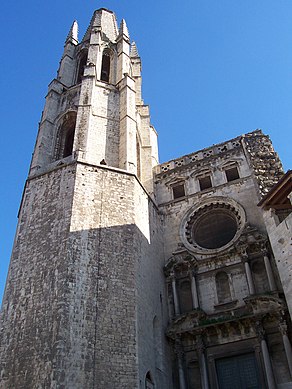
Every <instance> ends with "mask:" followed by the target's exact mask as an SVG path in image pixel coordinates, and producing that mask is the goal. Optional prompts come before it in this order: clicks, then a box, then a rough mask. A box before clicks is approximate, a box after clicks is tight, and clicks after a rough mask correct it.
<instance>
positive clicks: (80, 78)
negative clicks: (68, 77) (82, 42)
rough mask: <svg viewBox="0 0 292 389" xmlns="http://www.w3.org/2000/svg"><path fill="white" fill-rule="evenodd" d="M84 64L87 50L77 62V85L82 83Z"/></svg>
mask: <svg viewBox="0 0 292 389" xmlns="http://www.w3.org/2000/svg"><path fill="white" fill-rule="evenodd" d="M86 62H87V50H86V51H85V52H83V54H82V55H81V57H80V60H79V67H78V74H77V81H76V83H77V84H79V83H80V82H81V81H82V77H83V74H84V68H85V66H86Z"/></svg>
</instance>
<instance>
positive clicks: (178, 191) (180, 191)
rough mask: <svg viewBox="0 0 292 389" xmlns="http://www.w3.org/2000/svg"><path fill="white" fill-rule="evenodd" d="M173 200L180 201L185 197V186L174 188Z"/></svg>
mask: <svg viewBox="0 0 292 389" xmlns="http://www.w3.org/2000/svg"><path fill="white" fill-rule="evenodd" d="M172 192H173V198H174V199H178V198H180V197H184V196H185V186H184V184H180V185H176V186H173V187H172Z"/></svg>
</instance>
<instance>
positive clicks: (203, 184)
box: [199, 176, 212, 190]
mask: <svg viewBox="0 0 292 389" xmlns="http://www.w3.org/2000/svg"><path fill="white" fill-rule="evenodd" d="M199 184H200V189H201V190H205V189H208V188H212V181H211V177H210V176H206V177H202V178H199Z"/></svg>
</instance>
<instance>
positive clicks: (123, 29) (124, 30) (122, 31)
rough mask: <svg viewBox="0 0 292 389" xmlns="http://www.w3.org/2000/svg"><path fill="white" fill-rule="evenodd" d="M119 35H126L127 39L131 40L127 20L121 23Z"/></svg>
mask: <svg viewBox="0 0 292 389" xmlns="http://www.w3.org/2000/svg"><path fill="white" fill-rule="evenodd" d="M119 35H124V36H125V37H127V38H128V39H130V36H129V31H128V27H127V24H126V21H125V19H122V21H121V24H120V29H119Z"/></svg>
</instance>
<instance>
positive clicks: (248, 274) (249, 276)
mask: <svg viewBox="0 0 292 389" xmlns="http://www.w3.org/2000/svg"><path fill="white" fill-rule="evenodd" d="M244 267H245V274H246V278H247V284H248V289H249V293H250V294H255V287H254V283H253V278H252V274H251V270H250V266H249V262H247V260H246V261H245V262H244Z"/></svg>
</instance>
